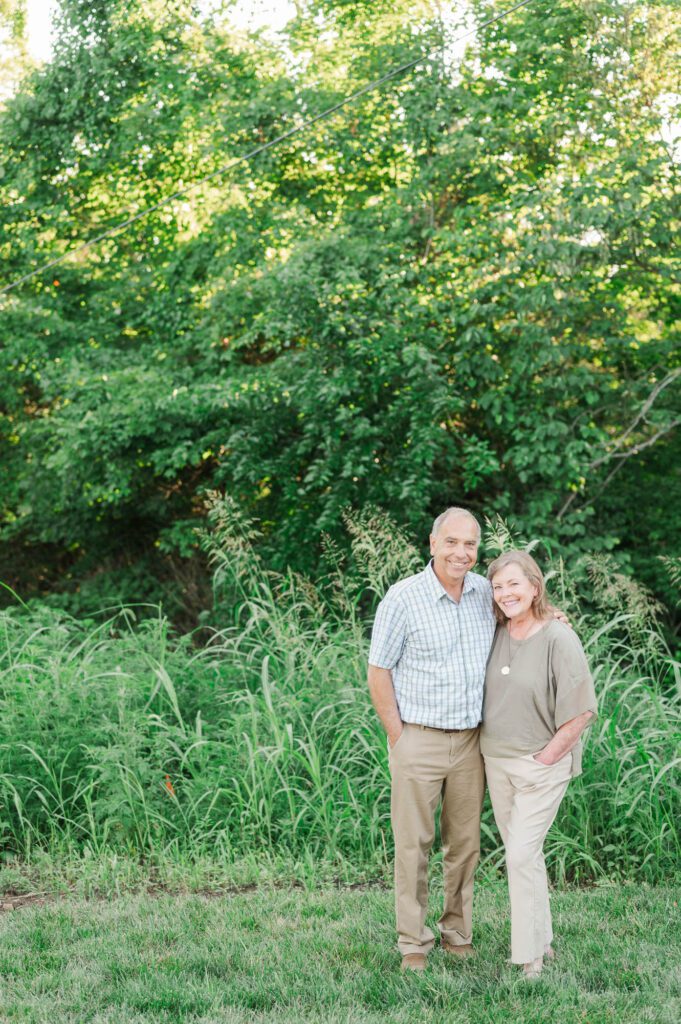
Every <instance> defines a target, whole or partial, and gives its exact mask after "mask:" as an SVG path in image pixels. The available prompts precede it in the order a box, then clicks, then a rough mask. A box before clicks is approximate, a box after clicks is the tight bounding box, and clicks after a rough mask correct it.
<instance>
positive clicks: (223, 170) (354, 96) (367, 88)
mask: <svg viewBox="0 0 681 1024" xmlns="http://www.w3.org/2000/svg"><path fill="white" fill-rule="evenodd" d="M532 2H533V0H520V2H519V3H517V4H515V5H514V6H513V7H509V8H508V9H507V10H505V11H502V12H501V14H496V15H495V16H494V17H493V18H488V19H487V21H483V22H482V24H480V25H476V26H475V28H472V29H469V31H468V32H464V33H463V35H461V36H458V37H457V38H456V39H454V40H453V42H452V44H451V45H452V46H456V44H457V43H461V42H463V41H464V39H468V38H469V36H472V35H475V33H476V32H479V31H480V30H481V29H483V28H487V26H488V25H493V24H494V23H495V22H497V21H502V20H503V19H504V18H507V17H508V16H509V15H510V14H513V12H514V11H518V10H520V8H521V7H527V5H528V4H530V3H532ZM443 49H444V46H438V47H437V49H435V50H431V51H430V52H429V53H422V54H421V55H420V56H418V57H416V59H415V60H411V61H409V62H408V63H407V64H401V65H400V66H399V67H397V68H393V69H392V71H387V72H386V74H385V75H382V76H381V78H377V79H376V80H375V81H373V82H369V83H368V84H367V85H363V86H362V88H361V89H357V91H356V92H353V93H351V94H350V95H349V96H346V97H345V99H343V100H340V102H338V103H335V104H334V105H333V106H332V107H328V108H327V109H326V110H322V111H321V113H319V114H315V116H314V117H311V118H309V119H308V120H307V121H304V122H303V123H302V124H300V125H297V126H296V127H295V128H290V129H289V130H288V131H287V132H284V133H283V134H282V135H277V137H276V138H274V139H270V141H269V142H265V143H263V144H262V145H260V146H256V147H255V149H252V150H250V152H248V153H244V154H243V156H239V157H236V159H234V160H232V161H231V162H230V163H228V164H226V165H225V166H224V167H220V168H218V170H217V171H212V172H211V173H210V174H207V175H206V176H205V177H203V178H200V179H199V181H195V182H193V184H191V185H187V187H186V188H181V189H178V190H177V192H173V193H172V195H169V196H166V198H165V199H160V200H159V201H158V202H157V203H154V204H153V205H152V206H148V207H147V209H146V210H142V211H141V212H140V213H136V214H134V215H132V216H130V217H128V218H127V219H126V220H124V221H121V223H120V224H116V225H114V227H112V228H109V229H108V230H107V231H102V233H101V234H99V235H96V236H95V237H94V238H91V239H90V240H89V241H88V242H83V244H82V245H79V246H76V248H75V249H69V250H68V251H67V252H65V253H62V255H61V256H57V258H56V259H53V260H50V261H49V262H48V263H44V264H43V265H42V266H40V267H37V268H36V269H35V270H30V271H29V272H28V273H27V274H24V275H23V277H19V278H17V280H16V281H12V282H11V284H7V285H5V286H4V288H0V295H5V294H6V293H7V292H10V291H12V290H13V289H14V288H18V287H19V285H20V284H23V283H24V282H25V281H29V280H30V279H31V278H32V277H35V276H36V275H37V274H43V273H44V272H45V271H46V270H50V269H51V268H52V267H56V266H57V265H58V264H59V263H63V261H64V260H65V259H68V258H69V257H70V256H77V255H78V253H81V252H84V251H85V250H86V249H89V248H90V247H91V246H93V245H97V244H98V243H99V242H102V241H104V239H105V238H111V237H112V236H113V235H117V234H119V232H121V231H124V230H125V228H129V227H130V225H131V224H134V223H135V222H136V221H138V220H141V219H142V218H143V217H148V216H149V214H150V213H154V211H155V210H160V209H161V207H162V206H166V205H167V204H168V203H172V202H173V201H174V200H175V199H179V198H180V197H181V196H186V195H188V194H189V193H190V192H193V191H194V189H197V188H198V187H199V186H200V185H204V184H205V183H206V182H207V181H211V179H212V178H217V177H220V176H221V175H223V174H227V172H228V171H231V170H232V169H233V168H234V167H236V166H237V165H238V164H241V163H247V162H248V161H249V160H252V159H253V158H254V157H256V156H259V155H260V153H264V152H265V151H266V150H268V149H272V148H273V147H274V146H278V145H279V143H280V142H285V141H286V139H290V138H292V137H293V136H294V135H298V134H300V133H302V132H305V131H307V130H308V129H309V128H311V127H312V126H313V125H314V124H317V122H318V121H323V120H324V119H325V118H327V117H330V116H331V115H332V114H335V113H336V111H337V110H342V109H343V107H346V106H348V104H350V103H354V102H355V100H358V99H359V98H360V96H365V95H366V94H367V93H368V92H373V91H374V90H375V89H378V88H379V87H380V86H381V85H383V84H384V83H385V82H389V81H390V79H391V78H397V76H398V75H402V74H404V72H405V71H410V70H411V69H412V68H414V67H416V65H417V64H422V63H423V61H426V60H429V59H430V58H431V57H434V56H435V55H436V54H438V53H440V52H441V51H442V50H443Z"/></svg>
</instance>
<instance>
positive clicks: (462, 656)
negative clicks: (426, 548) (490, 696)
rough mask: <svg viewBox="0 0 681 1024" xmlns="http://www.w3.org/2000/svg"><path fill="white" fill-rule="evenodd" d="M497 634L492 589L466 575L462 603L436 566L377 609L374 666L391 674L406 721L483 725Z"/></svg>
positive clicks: (457, 726)
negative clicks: (489, 660)
mask: <svg viewBox="0 0 681 1024" xmlns="http://www.w3.org/2000/svg"><path fill="white" fill-rule="evenodd" d="M494 629H495V619H494V613H493V611H492V587H491V585H490V583H489V581H488V580H486V579H485V578H484V576H479V575H478V574H477V573H475V572H468V573H466V577H465V579H464V586H463V593H462V595H461V600H460V601H459V603H458V604H457V602H456V601H454V600H453V599H452V598H451V597H450V596H449V594H448V593H447V591H446V590H445V588H444V587H443V586H442V584H441V583H440V581H439V580H438V578H437V576H436V575H435V571H434V569H433V563H432V562H429V563H428V565H427V566H426V568H425V569H424V570H423V572H419V573H417V574H416V575H415V576H409V577H408V578H407V579H405V580H400V582H399V583H395V585H394V586H392V587H391V588H390V590H389V591H388V593H387V594H386V595H385V597H384V598H383V600H382V601H381V603H380V605H379V606H378V611H377V612H376V620H375V622H374V628H373V632H372V634H371V650H370V652H369V664H370V665H375V666H376V667H377V668H387V669H390V671H391V672H392V678H393V685H394V687H395V696H396V698H397V706H398V708H399V711H400V716H401V718H402V721H403V722H413V723H414V724H415V725H430V726H433V727H434V728H436V729H472V728H474V727H475V726H476V725H478V723H479V722H480V720H481V718H482V694H483V686H484V683H485V666H486V664H487V658H488V656H489V652H490V649H491V646H492V639H493V637H494Z"/></svg>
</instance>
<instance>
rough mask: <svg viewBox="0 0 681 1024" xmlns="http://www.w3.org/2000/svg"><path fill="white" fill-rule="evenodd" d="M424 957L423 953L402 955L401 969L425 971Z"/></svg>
mask: <svg viewBox="0 0 681 1024" xmlns="http://www.w3.org/2000/svg"><path fill="white" fill-rule="evenodd" d="M425 969H426V957H425V954H424V953H407V954H406V955H405V956H403V957H402V970H403V971H425Z"/></svg>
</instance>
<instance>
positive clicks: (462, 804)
mask: <svg viewBox="0 0 681 1024" xmlns="http://www.w3.org/2000/svg"><path fill="white" fill-rule="evenodd" d="M479 543H480V526H479V524H478V522H477V520H476V519H475V517H474V516H473V515H472V514H471V513H470V512H468V511H467V510H466V509H461V508H449V509H447V510H446V511H445V512H443V513H442V515H440V516H438V518H437V519H436V520H435V522H434V523H433V531H432V533H431V536H430V552H431V555H432V560H431V561H430V563H429V564H428V565H427V566H426V568H425V569H424V570H423V572H420V573H417V574H416V575H415V576H410V577H409V578H408V579H404V580H401V581H400V582H399V583H396V584H395V585H394V586H392V587H391V588H390V590H389V591H388V593H387V594H386V596H385V597H384V599H383V601H382V602H381V604H380V605H379V608H378V611H377V613H376V620H375V623H374V628H373V633H372V637H371V650H370V654H369V688H370V692H371V698H372V701H373V704H374V707H375V708H376V711H377V713H378V715H379V718H380V719H381V722H382V723H383V726H384V728H385V731H386V733H387V735H388V746H389V761H390V774H391V779H392V789H391V820H392V828H393V833H394V838H395V901H396V910H397V930H398V947H399V949H400V952H401V953H402V968H403V970H423V969H424V968H425V965H426V956H427V954H428V952H429V951H430V950H431V949H432V947H433V945H434V943H435V936H434V935H433V932H432V931H431V930H430V928H428V927H427V925H426V923H425V918H426V909H427V898H428V880H427V873H428V854H429V852H430V847H431V845H432V842H433V838H434V833H435V811H436V808H437V805H438V803H440V802H441V805H442V813H441V835H442V853H443V870H444V911H443V914H442V917H441V918H440V920H439V922H438V927H439V931H440V937H441V942H442V946H443V948H444V950H445V951H446V952H448V953H452V954H454V955H458V956H470V955H471V954H472V952H473V947H472V942H471V940H472V897H473V875H474V873H475V868H476V865H477V863H478V859H479V855H480V812H481V809H482V801H483V796H484V791H485V772H486V774H487V784H488V787H489V791H490V797H491V800H492V807H493V810H494V816H495V819H496V822H497V825H498V827H499V831H500V833H501V836H502V839H503V842H504V848H505V851H506V868H507V873H508V883H509V893H510V898H511V960H512V962H513V963H517V964H522V965H523V970H524V973H525V975H526V976H527V977H530V978H533V977H537V976H538V975H539V973H540V972H541V969H542V965H543V961H544V957H545V956H546V957H548V958H552V957H553V950H552V948H551V941H552V937H553V936H552V930H551V913H550V909H549V895H548V884H547V879H546V868H545V865H544V857H543V853H542V848H543V843H544V838H545V836H546V833H547V832H548V830H549V828H550V826H551V823H552V822H553V819H554V818H555V816H556V813H557V811H558V807H559V805H560V802H561V800H562V798H563V796H564V794H565V791H566V789H567V786H568V782H569V781H570V779H571V778H573V777H574V776H575V775H578V774H579V773H580V771H581V757H580V755H581V751H580V735H581V733H582V731H583V730H584V728H585V727H586V725H587V724H588V722H589V720H590V719H591V718H592V717H593V715H594V714H595V713H596V699H595V695H594V688H593V682H592V679H591V674H590V672H589V668H588V665H587V662H586V658H585V656H584V651H583V649H582V647H581V644H580V643H579V640H578V639H577V637H576V636H575V635H574V633H573V632H572V630H571V629H570V627H569V626H567V625H565V623H564V622H561V621H556V618H555V617H554V613H553V610H552V609H550V607H549V605H548V602H547V598H546V592H545V587H544V580H543V577H542V574H541V571H540V570H539V568H538V566H537V564H536V563H535V561H534V559H533V558H531V556H530V555H528V554H527V553H526V552H523V551H510V552H506V553H505V554H503V555H501V556H500V557H499V558H497V559H496V560H495V561H494V562H493V563H492V564H491V565H490V567H489V571H488V574H487V579H485V578H484V577H483V576H480V575H478V574H477V573H474V572H471V570H472V568H473V566H474V565H475V562H476V559H477V553H478V545H479ZM483 692H484V715H483ZM483 718H484V725H482V728H481V722H482V721H483ZM483 758H484V764H483Z"/></svg>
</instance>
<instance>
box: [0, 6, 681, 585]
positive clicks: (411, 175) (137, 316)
mask: <svg viewBox="0 0 681 1024" xmlns="http://www.w3.org/2000/svg"><path fill="white" fill-rule="evenodd" d="M231 6H232V5H230V4H228V3H225V4H222V5H220V4H214V5H213V6H212V7H211V9H210V13H206V7H205V5H199V4H196V3H191V2H188V0H174V2H172V3H166V2H161V0H151V2H150V0H145V2H144V3H142V2H141V0H127V2H125V3H123V2H122V0H97V2H94V3H93V2H87V3H86V2H84V0H62V4H61V21H60V31H59V38H58V43H57V48H56V52H55V57H54V59H53V61H52V62H51V63H50V64H48V65H47V66H45V67H44V68H43V69H42V70H40V71H38V72H35V73H33V74H32V75H30V76H28V77H26V78H25V79H24V81H23V83H22V86H21V88H20V89H19V90H18V92H17V93H16V95H15V96H14V97H13V98H12V100H11V101H9V102H8V103H7V105H6V110H5V112H4V114H3V115H2V118H1V120H0V136H1V150H2V153H3V157H2V161H3V176H2V178H1V179H0V191H1V192H2V203H1V206H2V212H0V218H2V227H3V241H2V256H3V266H4V268H5V272H4V276H5V278H6V279H7V280H9V279H11V278H13V277H16V276H19V275H21V274H22V273H25V272H27V271H28V270H29V269H31V268H33V267H35V266H37V265H39V264H40V263H41V262H42V261H44V260H46V259H49V258H51V257H54V256H56V255H59V254H61V253H65V252H67V251H68V250H69V249H71V248H74V247H76V246H78V245H79V244H81V243H82V242H83V241H85V240H87V239H89V238H92V237H94V236H96V235H97V234H99V233H100V232H102V231H103V230H106V229H107V228H109V227H111V226H112V225H115V224H116V223H118V222H119V221H120V220H122V219H125V217H126V216H127V215H129V214H131V213H133V214H134V213H136V212H141V211H143V210H145V209H147V208H148V207H149V206H150V205H152V204H153V203H155V202H157V201H158V200H159V199H161V198H163V197H165V196H169V195H171V194H173V193H174V192H175V191H176V190H179V189H182V188H185V187H187V186H191V185H192V183H195V182H198V181H199V180H200V179H202V178H204V177H205V176H206V175H209V174H211V173H213V172H217V171H218V170H219V169H220V168H222V167H225V166H227V165H229V164H230V162H231V161H233V160H234V159H235V158H237V157H239V156H241V155H242V154H244V153H245V152H248V151H249V150H250V149H252V148H253V147H254V146H257V145H258V144H259V143H262V142H265V141H267V140H269V139H272V138H274V137H275V136H277V135H278V134H280V133H281V132H283V131H288V130H289V129H291V128H293V127H294V126H296V125H299V124H301V123H302V122H303V121H304V119H306V118H308V117H310V116H313V115H314V114H316V113H317V112H319V111H320V110H322V109H324V108H326V107H329V106H331V105H333V104H334V103H336V102H338V101H339V100H340V99H342V98H343V97H344V96H346V95H347V94H348V93H350V92H351V91H353V90H354V89H356V88H358V87H361V86H362V85H363V84H365V83H366V82H368V81H371V80H372V79H374V78H377V77H379V76H380V75H381V74H383V73H384V72H385V70H386V69H388V68H390V67H393V66H398V65H400V64H402V63H404V62H406V61H408V60H410V59H413V58H415V57H417V56H419V54H423V55H424V59H423V61H422V62H421V63H419V64H418V65H417V66H416V67H415V69H413V70H412V71H411V72H409V73H408V74H406V75H403V76H401V77H399V78H398V79H396V80H395V81H393V82H391V83H389V84H387V85H385V86H383V87H382V88H381V89H380V90H377V91H375V92H372V93H369V94H367V95H365V96H363V97H362V98H361V99H359V100H358V101H356V102H355V103H353V104H352V105H351V106H349V107H348V108H346V109H345V110H343V111H340V112H338V113H336V114H334V115H333V116H332V117H330V118H329V119H327V120H325V121H322V122H320V123H318V124H317V125H315V126H314V128H312V129H310V130H307V131H306V132H304V133H301V134H299V135H297V136H295V137H294V138H293V139H292V140H290V141H289V142H287V143H285V144H284V145H280V146H278V147H275V148H273V149H271V150H268V151H267V152H265V153H263V154H262V155H260V156H259V157H257V158H256V159H254V160H253V161H252V162H249V163H240V164H238V165H237V166H235V167H234V168H233V169H232V170H231V171H229V172H227V173H225V174H215V176H214V177H212V178H211V179H210V180H208V181H207V182H205V183H204V184H200V185H198V187H197V188H196V189H194V190H193V191H191V192H190V193H188V194H187V195H185V196H182V197H180V198H178V199H176V200H174V201H173V202H172V203H170V204H168V205H166V206H164V207H162V208H161V209H159V210H156V211H154V212H152V213H151V214H150V215H149V216H147V217H145V219H143V220H141V221H139V222H137V223H136V224H134V225H132V226H131V227H130V229H128V230H127V231H125V232H123V233H121V234H119V235H117V236H115V237H114V238H109V239H107V240H105V241H103V242H101V243H99V244H98V245H96V246H94V247H92V248H91V249H89V250H88V251H87V252H85V253H81V254H78V255H77V256H74V257H72V258H70V259H68V260H67V261H66V262H65V263H64V264H62V265H61V266H59V267H57V268H55V269H54V270H52V271H50V272H48V273H47V274H43V275H40V276H39V277H37V278H34V279H33V280H32V281H31V282H29V283H27V284H26V285H24V286H23V287H22V288H21V289H18V290H16V291H14V292H12V293H10V295H8V296H7V297H5V298H4V301H3V308H2V369H3V373H2V378H1V383H0V417H1V418H0V435H1V437H2V443H3V448H4V455H3V461H2V470H1V471H0V472H2V479H1V480H0V487H1V491H2V509H1V515H2V524H3V525H2V533H1V535H0V536H1V537H2V544H3V547H4V555H3V563H4V564H5V565H7V566H8V567H9V570H8V571H7V570H6V571H5V574H6V575H8V576H9V578H10V580H11V581H12V582H13V583H15V584H17V585H20V586H22V587H25V586H26V585H27V584H29V583H30V584H34V585H35V584H37V583H39V584H40V585H42V586H43V587H48V588H49V587H55V586H59V585H63V581H64V580H65V579H66V580H68V579H69V578H73V579H74V580H82V579H84V578H85V577H86V576H87V575H88V574H91V573H92V572H93V571H94V569H95V567H100V568H101V567H102V566H105V567H106V566H109V567H113V568H115V569H116V570H117V572H118V573H119V574H120V572H121V570H122V569H123V567H126V569H127V571H128V573H129V574H130V575H129V583H128V584H126V586H128V588H129V591H130V592H129V593H128V595H127V596H132V594H133V593H134V594H139V593H141V595H142V596H144V594H145V589H144V588H145V584H144V582H143V579H142V577H144V579H147V584H146V586H147V587H148V578H149V576H150V574H151V575H153V574H158V573H161V574H162V573H164V572H167V571H168V566H169V565H175V566H176V567H177V566H178V565H180V564H183V565H184V564H186V559H187V558H189V557H190V556H192V554H193V552H194V551H195V543H196V542H195V535H194V526H195V524H196V521H197V519H198V517H200V516H201V515H202V514H203V513H202V509H203V498H202V496H203V493H204V492H205V490H207V489H208V488H216V487H217V488H221V489H224V490H226V491H227V492H228V493H230V494H231V495H232V496H233V497H234V498H235V499H236V501H237V502H238V503H239V504H240V505H241V506H242V507H244V508H246V509H247V510H248V511H249V514H255V515H256V516H258V517H259V518H260V520H261V522H262V525H263V530H264V541H263V543H264V544H265V546H266V547H267V550H268V553H269V558H270V559H271V561H272V563H273V564H274V565H275V566H279V567H282V566H284V565H285V564H287V563H290V564H293V565H295V566H297V567H299V568H304V569H310V568H311V567H313V566H314V565H315V564H316V561H317V559H318V557H319V550H320V538H321V534H322V533H323V532H326V533H328V534H330V535H331V536H339V535H340V524H341V514H342V510H343V508H344V507H345V506H347V505H348V504H351V505H354V506H356V507H361V506H363V505H365V504H367V503H373V504H375V505H377V506H381V507H384V508H386V509H389V510H390V511H391V512H392V513H393V514H394V515H395V516H396V517H397V519H398V520H399V522H400V523H401V524H402V525H403V526H405V527H406V528H407V529H408V530H410V531H413V532H415V533H417V534H418V535H419V536H424V535H425V533H426V532H427V524H428V519H429V517H430V516H431V515H432V514H433V513H434V512H436V511H438V509H440V508H441V507H442V506H443V505H446V504H450V503H457V504H467V505H468V506H470V507H472V508H473V509H475V510H477V511H479V512H480V513H488V514H491V513H492V512H498V513H501V514H502V515H504V516H510V517H511V518H512V519H513V520H514V522H515V523H516V525H517V526H518V528H519V529H520V530H521V531H526V532H529V533H532V534H537V533H538V534H541V535H543V536H547V537H550V538H552V540H553V542H554V543H555V544H556V545H558V547H559V549H561V550H564V551H566V552H573V553H576V552H580V551H584V550H595V549H598V548H601V549H603V548H605V549H613V548H614V549H617V550H619V551H620V553H621V556H622V557H625V556H627V555H628V551H629V549H631V550H632V551H634V552H635V550H636V544H635V543H633V542H632V526H633V527H634V528H636V527H637V528H638V530H639V531H640V522H639V523H638V524H637V523H636V513H635V511H629V510H630V509H632V510H635V509H636V508H639V507H645V512H646V515H647V516H649V517H650V523H649V524H647V526H646V533H648V532H650V535H651V537H652V539H653V543H652V549H653V550H654V551H656V552H659V553H661V554H664V553H665V552H669V551H670V550H671V549H672V547H673V543H674V539H675V538H676V540H678V539H680V534H681V521H680V520H679V517H678V514H677V515H676V517H675V518H673V519H670V517H669V513H668V510H667V509H666V508H665V502H664V501H662V502H660V488H661V485H662V483H664V486H665V487H668V488H669V493H670V494H671V495H673V494H675V493H676V494H678V493H679V489H680V488H681V483H680V482H679V476H678V469H677V470H676V471H674V470H673V469H672V468H671V466H670V459H671V455H672V452H673V445H674V444H675V440H674V434H673V430H672V428H673V424H674V422H675V418H676V415H677V413H675V404H676V405H677V406H678V383H679V379H678V377H679V358H678V350H679V347H678V321H679V313H678V286H677V285H676V284H675V271H676V272H678V263H677V264H676V266H675V263H674V247H673V243H674V231H675V229H676V230H678V209H677V208H676V207H675V205H674V202H675V195H676V196H677V195H678V192H677V191H676V189H677V173H678V172H677V168H676V167H675V163H674V153H673V150H672V140H671V136H670V133H669V131H667V130H666V129H665V121H666V120H667V121H668V120H670V119H671V120H673V114H672V113H670V111H671V109H672V106H673V100H674V96H675V93H674V90H675V79H674V65H673V49H674V48H673V47H670V46H669V38H670V36H671V35H672V34H673V33H674V31H675V30H676V29H677V28H678V25H679V18H678V12H675V11H674V10H673V8H671V7H670V6H668V5H666V4H664V3H662V2H646V3H642V4H637V5H632V4H630V3H627V2H623V0H588V2H579V3H577V2H570V3H567V4H564V5H561V6H560V7H558V8H556V7H555V5H551V4H549V3H548V2H547V0H536V2H534V3H533V4H531V5H529V6H528V7H526V8H524V9H522V10H519V11H517V12H515V13H514V14H512V15H510V16H509V17H507V18H506V19H504V20H503V21H500V22H497V23H495V24H494V25H491V26H488V27H487V28H482V29H481V30H480V31H479V32H478V34H477V36H476V38H475V41H474V42H471V43H470V45H469V46H468V48H467V50H466V52H465V54H463V55H459V54H454V53H453V52H452V51H451V49H450V48H448V46H447V45H446V44H447V43H448V42H451V40H452V39H453V38H455V37H456V36H457V34H460V32H461V30H462V22H459V23H457V22H456V20H455V19H454V20H453V19H452V18H451V17H449V18H448V19H443V15H442V11H441V9H440V5H438V4H436V3H431V2H426V0H422V2H417V3H405V2H402V0H391V2H390V3H387V2H383V0H372V2H371V3H368V2H355V3H352V2H350V3H340V2H335V3H334V2H313V0H306V2H301V3H299V4H297V9H298V16H297V17H296V18H294V19H293V20H292V22H291V23H290V24H289V25H288V27H287V29H286V32H285V33H284V34H283V36H282V37H280V38H279V39H278V40H276V39H274V40H273V39H272V38H270V37H268V36H267V34H266V33H265V34H262V33H261V34H251V35H250V36H249V35H247V34H246V33H244V32H243V31H242V30H239V29H238V28H237V27H235V26H234V24H233V23H232V22H231V21H230V17H229V15H230V9H231ZM504 6H506V5H503V4H501V3H498V2H493V3H491V2H479V0H476V2H475V3H473V4H472V8H471V9H469V10H468V11H467V12H466V14H467V17H469V18H470V17H474V19H475V21H476V23H477V24H482V23H483V22H484V20H485V19H486V18H488V17H490V16H491V15H492V14H495V13H498V12H499V11H501V10H502V9H503V8H504ZM443 44H444V49H442V47H443ZM429 54H430V56H428V55H429ZM675 218H676V219H675ZM674 472H676V474H677V475H676V476H674ZM648 554H649V552H648ZM634 557H635V556H634ZM183 560H185V561H183ZM649 562H650V564H653V562H654V560H649ZM654 564H659V565H660V571H661V563H654ZM648 579H649V582H652V583H653V584H656V583H659V581H658V578H657V577H656V576H655V574H654V573H653V574H652V575H651V574H649V577H648ZM140 588H141V590H140Z"/></svg>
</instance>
